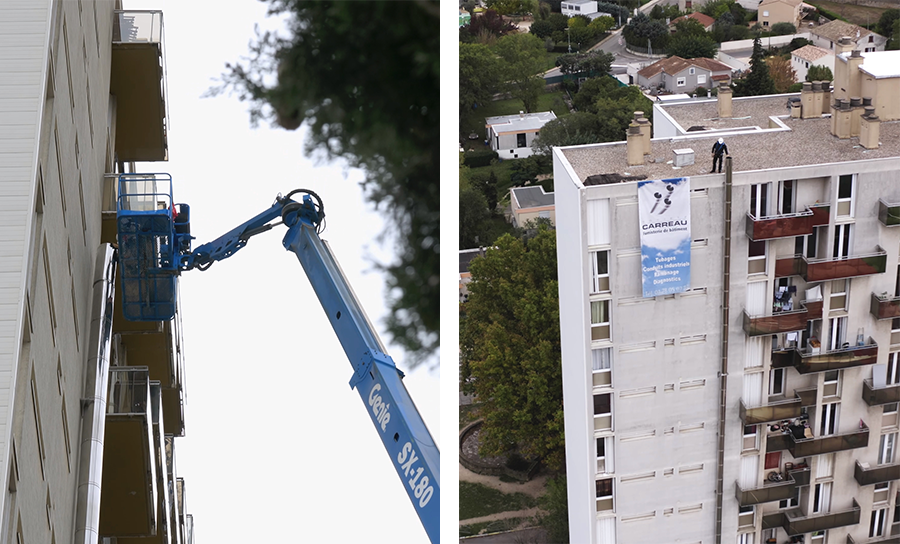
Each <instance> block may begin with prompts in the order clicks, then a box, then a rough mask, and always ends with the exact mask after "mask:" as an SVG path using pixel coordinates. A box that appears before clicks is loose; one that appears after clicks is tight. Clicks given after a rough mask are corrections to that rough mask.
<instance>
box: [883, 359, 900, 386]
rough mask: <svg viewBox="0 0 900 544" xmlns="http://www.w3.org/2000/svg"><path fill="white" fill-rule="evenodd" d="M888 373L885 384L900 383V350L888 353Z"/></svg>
mask: <svg viewBox="0 0 900 544" xmlns="http://www.w3.org/2000/svg"><path fill="white" fill-rule="evenodd" d="M886 374H887V375H886V376H885V380H884V381H885V385H897V384H900V351H892V352H890V353H889V354H888V363H887V369H886Z"/></svg>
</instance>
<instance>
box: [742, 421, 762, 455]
mask: <svg viewBox="0 0 900 544" xmlns="http://www.w3.org/2000/svg"><path fill="white" fill-rule="evenodd" d="M743 449H744V451H751V450H758V449H759V432H758V430H757V425H744V448H743Z"/></svg>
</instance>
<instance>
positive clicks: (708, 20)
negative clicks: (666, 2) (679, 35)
mask: <svg viewBox="0 0 900 544" xmlns="http://www.w3.org/2000/svg"><path fill="white" fill-rule="evenodd" d="M685 19H693V20H695V21H697V22H699V23H700V24H701V25H703V30H706V31H709V30H710V29H711V28H712V27H713V24H714V23H715V22H716V20H715V19H713V18H712V17H710V16H709V15H706V14H705V13H700V12H699V11H695V12H693V13H688V14H687V15H682V16H681V17H679V18H677V19H673V20H672V22H670V23H669V31H670V32H675V25H676V24H677V23H678V22H679V21H684V20H685Z"/></svg>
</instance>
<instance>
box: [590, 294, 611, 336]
mask: <svg viewBox="0 0 900 544" xmlns="http://www.w3.org/2000/svg"><path fill="white" fill-rule="evenodd" d="M591 340H609V301H608V300H592V301H591Z"/></svg>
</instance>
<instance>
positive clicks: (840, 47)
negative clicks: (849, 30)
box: [834, 36, 854, 55]
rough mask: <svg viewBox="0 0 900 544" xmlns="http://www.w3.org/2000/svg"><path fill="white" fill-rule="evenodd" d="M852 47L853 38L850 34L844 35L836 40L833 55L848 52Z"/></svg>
mask: <svg viewBox="0 0 900 544" xmlns="http://www.w3.org/2000/svg"><path fill="white" fill-rule="evenodd" d="M853 47H854V44H853V39H852V38H851V37H850V36H844V37H843V38H839V39H838V42H837V49H836V50H835V52H834V54H835V55H840V54H841V53H848V52H849V51H851V50H852V49H853Z"/></svg>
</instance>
